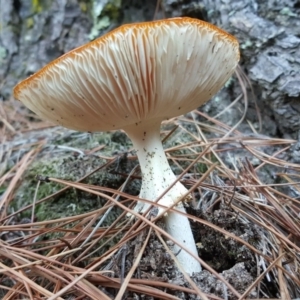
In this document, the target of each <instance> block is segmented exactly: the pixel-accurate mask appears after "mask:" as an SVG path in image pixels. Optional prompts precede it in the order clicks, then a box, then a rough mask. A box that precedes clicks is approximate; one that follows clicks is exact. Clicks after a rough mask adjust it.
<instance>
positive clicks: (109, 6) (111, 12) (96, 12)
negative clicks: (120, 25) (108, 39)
mask: <svg viewBox="0 0 300 300" xmlns="http://www.w3.org/2000/svg"><path fill="white" fill-rule="evenodd" d="M120 8H121V0H108V1H106V3H105V4H102V3H97V2H96V1H93V6H92V17H93V27H92V29H91V32H90V35H89V38H90V39H91V40H93V39H95V38H97V37H98V36H99V35H100V33H101V31H103V30H104V29H106V28H108V27H109V26H110V25H111V24H117V20H118V18H119V16H120Z"/></svg>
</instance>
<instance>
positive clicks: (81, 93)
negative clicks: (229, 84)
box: [14, 17, 239, 132]
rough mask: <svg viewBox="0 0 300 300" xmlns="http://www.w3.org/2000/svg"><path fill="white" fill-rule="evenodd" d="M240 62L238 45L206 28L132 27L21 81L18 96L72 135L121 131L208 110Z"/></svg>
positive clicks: (171, 23) (183, 24) (188, 23)
mask: <svg viewBox="0 0 300 300" xmlns="http://www.w3.org/2000/svg"><path fill="white" fill-rule="evenodd" d="M238 61H239V44H238V41H237V40H236V39H235V38H234V37H233V36H231V35H230V34H228V33H227V32H225V31H223V30H221V29H219V28H218V27H216V26H214V25H212V24H209V23H206V22H204V21H200V20H197V19H191V18H186V17H184V18H172V19H165V20H160V21H153V22H144V23H137V24H129V25H123V26H121V27H119V28H117V29H115V30H113V31H111V32H109V33H107V34H105V35H103V36H102V37H100V38H98V39H96V40H94V41H92V42H90V43H88V44H86V45H83V46H81V47H79V48H76V49H74V50H72V51H70V52H68V53H66V54H64V55H63V56H61V57H60V58H58V59H56V60H54V61H52V62H51V63H49V64H48V65H46V66H45V67H44V68H42V69H41V70H40V71H38V72H37V73H35V74H34V75H32V76H30V77H29V78H27V79H25V80H24V81H22V82H20V83H19V84H18V85H17V86H16V87H15V88H14V97H15V98H16V99H18V100H20V101H22V102H23V103H24V104H25V105H26V106H27V107H28V108H29V109H30V110H32V111H33V112H35V113H36V114H37V115H39V116H41V117H42V118H44V119H48V120H51V121H53V122H54V123H56V124H59V125H62V126H64V127H67V128H70V129H75V130H80V131H91V132H93V131H106V130H112V129H120V128H126V126H132V125H134V124H136V125H139V124H140V123H144V122H146V121H147V122H148V121H149V122H152V121H153V122H156V121H157V122H161V121H162V120H164V119H169V118H172V117H175V116H179V115H182V114H184V113H187V112H189V111H191V110H193V109H195V108H197V107H199V106H201V105H202V104H203V103H205V102H206V101H207V100H209V99H210V98H211V97H212V96H213V95H214V94H215V93H216V92H217V91H218V90H219V89H220V88H221V87H222V86H223V85H224V83H225V82H226V81H227V80H228V79H229V77H230V76H231V75H232V73H233V72H234V70H235V68H236V66H237V64H238Z"/></svg>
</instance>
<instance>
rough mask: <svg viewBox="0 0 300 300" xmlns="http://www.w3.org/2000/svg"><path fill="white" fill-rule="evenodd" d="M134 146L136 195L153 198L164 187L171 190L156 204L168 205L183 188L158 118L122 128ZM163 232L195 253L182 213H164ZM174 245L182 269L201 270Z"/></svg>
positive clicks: (141, 209) (144, 206)
mask: <svg viewBox="0 0 300 300" xmlns="http://www.w3.org/2000/svg"><path fill="white" fill-rule="evenodd" d="M124 130H125V132H126V133H127V135H128V136H129V138H130V139H131V141H132V143H133V146H134V147H135V149H136V153H137V157H138V160H139V163H140V167H141V172H142V187H141V191H140V198H143V199H147V200H152V201H155V200H156V199H157V198H159V197H160V196H161V195H162V194H163V193H164V192H165V190H166V189H167V188H169V187H170V186H172V185H173V186H172V187H171V189H170V190H169V191H168V192H167V193H166V194H165V195H164V196H162V197H161V199H160V200H159V204H162V205H165V206H167V207H169V206H171V205H172V204H173V203H174V202H176V200H178V199H179V198H181V197H182V196H183V195H184V194H185V193H186V192H187V189H186V188H185V187H184V186H183V185H182V184H181V183H180V182H176V183H175V184H174V182H175V181H176V176H175V174H174V173H173V171H172V170H171V168H170V166H169V163H168V160H167V158H166V155H165V152H164V149H163V146H162V143H161V140H160V121H158V122H157V121H156V122H151V124H138V125H137V126H130V127H126V128H124ZM148 207H149V205H147V204H144V203H142V202H139V203H138V204H137V206H136V208H135V210H136V211H139V212H144V211H146V210H147V208H148ZM174 209H177V210H178V211H180V212H183V213H186V211H185V209H184V207H183V204H182V203H179V204H177V206H176V207H174ZM163 212H164V209H161V208H160V209H159V215H163ZM164 218H165V224H166V229H167V232H168V233H169V234H170V235H171V236H172V237H174V239H175V240H176V241H178V242H179V243H181V244H183V245H185V246H186V247H187V248H188V249H189V250H190V252H191V253H193V254H194V255H196V256H198V252H197V248H196V245H195V240H194V237H193V233H192V230H191V227H190V223H189V220H188V218H187V217H186V216H184V215H181V214H178V213H175V212H171V211H170V212H168V214H167V215H165V216H164ZM180 249H181V248H180V247H178V246H177V245H174V248H173V251H174V253H178V252H179V254H178V255H177V259H178V261H179V263H180V265H181V266H182V267H183V268H184V270H185V271H186V272H187V273H189V274H190V275H192V274H193V273H194V272H200V271H201V265H200V264H199V262H198V261H197V260H196V259H194V258H193V257H192V256H191V255H190V254H189V253H187V252H186V251H184V250H183V249H181V251H179V250H180Z"/></svg>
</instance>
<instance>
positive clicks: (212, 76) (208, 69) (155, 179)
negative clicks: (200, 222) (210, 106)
mask: <svg viewBox="0 0 300 300" xmlns="http://www.w3.org/2000/svg"><path fill="white" fill-rule="evenodd" d="M238 61H239V45H238V42H237V40H236V39H235V38H234V37H233V36H231V35H230V34H228V33H226V32H225V31H223V30H221V29H219V28H217V27H216V26H214V25H211V24H209V23H206V22H204V21H200V20H197V19H192V18H187V17H183V18H172V19H166V20H161V21H153V22H145V23H137V24H129V25H123V26H121V27H119V28H117V29H115V30H113V31H111V32H109V33H107V34H105V35H103V36H102V37H100V38H98V39H96V40H94V41H92V42H90V43H88V44H86V45H83V46H81V47H79V48H76V49H74V50H72V51H70V52H68V53H66V54H64V55H63V56H61V57H60V58H58V59H56V60H54V61H53V62H51V63H50V64H48V65H47V66H45V67H44V68H42V69H41V70H40V71H38V72H37V73H36V74H34V75H32V76H31V77H29V78H27V79H25V80H24V81H22V82H20V83H19V84H18V85H17V86H16V87H15V88H14V97H15V98H16V99H19V100H21V101H22V102H23V103H24V104H25V105H26V106H27V107H28V108H29V109H30V110H32V111H33V112H35V113H36V114H38V115H39V116H41V117H42V118H45V119H48V120H51V121H52V122H54V123H56V124H59V125H61V126H64V127H67V128H71V129H75V130H79V131H89V132H95V131H107V130H116V129H123V130H124V131H125V132H126V133H127V135H128V136H129V138H130V139H131V141H132V143H133V145H134V148H135V149H136V153H137V157H138V160H139V164H140V168H141V173H142V187H141V191H140V195H139V196H140V198H143V199H147V200H152V201H154V200H156V199H157V198H158V197H159V196H161V195H162V194H163V193H164V192H165V190H166V189H168V188H169V187H170V186H172V187H171V188H170V189H169V191H168V192H167V193H165V194H164V196H163V197H161V199H160V201H159V204H162V205H164V206H166V207H169V206H170V205H172V204H173V203H174V202H176V201H177V200H178V199H179V198H182V196H183V195H185V194H186V193H187V192H188V190H187V189H186V188H185V187H184V186H183V185H182V184H181V183H180V182H178V181H177V182H176V183H175V184H174V182H175V181H176V176H175V175H174V173H173V172H172V170H171V168H170V166H169V163H168V160H167V158H166V155H165V153H164V150H163V147H162V143H161V139H160V125H161V122H162V121H163V120H166V119H170V118H173V117H175V116H179V115H182V114H185V113H188V112H190V111H192V110H193V109H195V108H197V107H199V106H201V105H202V104H203V103H205V102H206V101H207V100H209V99H210V98H211V97H212V96H213V95H214V94H215V93H216V92H217V91H218V90H219V89H220V88H221V87H222V86H223V85H224V83H225V82H226V81H227V80H228V79H229V77H230V76H231V75H232V73H233V72H234V70H235V68H236V66H237V64H238ZM147 208H148V207H147V205H143V203H142V202H139V204H138V205H137V207H136V210H138V211H141V212H145V210H146V209H147ZM175 210H178V211H180V212H181V213H183V214H179V213H176V211H173V212H171V211H169V212H168V214H164V210H163V209H162V208H160V210H159V214H160V215H163V216H164V218H165V223H166V228H167V231H168V232H169V233H170V234H171V235H172V236H173V237H174V239H175V240H176V241H178V242H180V243H182V244H183V245H185V246H186V247H187V248H188V249H189V251H191V252H192V253H193V254H194V255H196V256H198V254H197V249H196V246H195V241H194V238H193V234H192V231H191V228H190V223H189V220H188V218H187V217H186V216H185V209H184V206H183V205H182V204H181V203H179V204H178V205H177V206H176V207H175ZM179 249H180V248H179V246H176V245H175V246H174V249H173V250H174V252H179V254H178V255H177V259H178V261H179V263H180V264H181V266H182V267H183V268H184V270H185V271H186V272H187V273H189V274H192V273H193V272H199V271H201V266H200V264H199V263H198V261H197V260H196V259H194V258H193V257H192V256H191V255H190V254H189V253H187V252H186V251H184V250H183V249H181V251H178V250H179Z"/></svg>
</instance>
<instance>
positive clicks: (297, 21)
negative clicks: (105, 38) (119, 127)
mask: <svg viewBox="0 0 300 300" xmlns="http://www.w3.org/2000/svg"><path fill="white" fill-rule="evenodd" d="M155 6H156V0H153V1H146V2H145V3H143V4H141V2H140V1H133V0H131V1H130V0H123V1H121V0H97V1H96V0H94V1H93V0H90V1H80V0H61V1H54V0H49V1H28V0H7V1H1V9H0V13H1V18H0V22H1V24H0V29H1V31H0V33H1V34H0V82H2V83H3V84H2V85H1V91H0V96H1V97H2V98H4V99H6V98H8V97H9V96H10V95H11V90H12V87H13V86H14V85H15V84H16V83H17V82H18V81H19V80H20V79H23V78H24V77H26V76H28V75H30V74H32V73H34V72H35V71H37V70H38V69H40V68H41V67H42V66H43V65H45V64H46V63H48V62H49V61H51V60H53V59H54V58H56V57H58V56H60V55H61V54H63V53H65V52H66V51H69V50H70V49H72V48H74V47H77V46H79V45H81V44H83V43H86V42H88V41H89V40H90V39H92V38H95V37H97V36H99V35H101V34H103V33H104V32H106V31H109V30H111V29H112V28H114V27H116V26H118V25H119V24H121V23H127V22H134V21H143V20H150V19H152V18H153V16H154V12H155ZM162 6H163V10H164V13H165V15H166V16H167V17H171V16H182V15H188V16H191V17H198V18H201V19H205V20H207V21H209V22H212V23H214V24H217V25H219V26H220V27H222V28H224V29H226V30H228V31H229V32H231V33H232V34H234V35H235V36H236V37H237V38H238V39H239V41H240V44H241V50H242V61H241V65H242V67H243V69H244V71H245V72H246V74H247V75H248V76H249V77H250V79H251V82H252V85H253V87H254V93H255V96H256V99H257V103H258V105H259V107H260V109H261V113H262V115H263V116H264V118H263V129H264V131H263V132H264V133H266V134H269V135H273V136H284V137H290V136H292V137H294V138H295V137H297V132H298V130H299V110H300V104H299V103H300V102H299V97H300V85H299V81H300V47H299V46H300V38H299V36H300V17H299V16H300V2H299V1H296V0H285V1H274V0H268V1H255V0H247V1H245V0H216V1H208V0H202V1H194V0H185V1H182V0H177V1H176V0H164V1H162ZM157 17H162V14H160V15H158V16H157ZM211 105H212V106H213V105H214V104H213V102H212V103H211ZM224 105H227V102H226V101H225V102H224ZM253 107H254V105H253V102H250V109H249V112H248V116H247V118H248V119H250V120H251V121H252V122H254V123H255V122H257V118H256V115H255V113H254V110H253ZM211 110H214V107H212V108H211ZM231 120H235V117H234V115H233V117H232V118H231ZM224 121H226V120H224ZM229 121H230V120H229Z"/></svg>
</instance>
